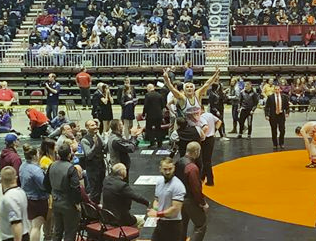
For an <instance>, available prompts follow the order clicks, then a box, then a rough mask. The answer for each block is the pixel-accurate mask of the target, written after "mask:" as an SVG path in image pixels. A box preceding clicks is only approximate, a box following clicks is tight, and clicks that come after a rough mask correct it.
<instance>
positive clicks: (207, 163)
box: [201, 106, 222, 186]
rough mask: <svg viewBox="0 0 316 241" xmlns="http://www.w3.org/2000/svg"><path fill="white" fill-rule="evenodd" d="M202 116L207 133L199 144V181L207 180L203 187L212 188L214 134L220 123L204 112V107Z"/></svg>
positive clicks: (214, 117)
mask: <svg viewBox="0 0 316 241" xmlns="http://www.w3.org/2000/svg"><path fill="white" fill-rule="evenodd" d="M201 109H202V115H201V119H203V120H204V121H206V122H207V126H208V129H207V132H206V134H205V140H204V141H202V144H201V147H202V149H201V154H202V162H203V167H202V171H201V174H202V175H201V179H202V180H204V178H205V177H206V178H207V181H206V183H205V185H207V186H214V175H213V170H212V154H213V149H214V143H215V137H214V135H215V132H216V131H217V130H218V129H219V128H220V127H221V125H222V121H221V120H220V119H218V118H217V117H216V116H214V115H213V114H211V113H208V112H205V111H204V106H202V108H201Z"/></svg>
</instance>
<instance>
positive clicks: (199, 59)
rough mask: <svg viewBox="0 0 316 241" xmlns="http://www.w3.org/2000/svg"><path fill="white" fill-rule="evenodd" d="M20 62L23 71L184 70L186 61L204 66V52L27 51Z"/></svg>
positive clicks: (117, 50)
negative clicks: (155, 67) (172, 68)
mask: <svg viewBox="0 0 316 241" xmlns="http://www.w3.org/2000/svg"><path fill="white" fill-rule="evenodd" d="M8 53H10V51H9V52H8ZM10 55H11V58H18V57H19V55H18V54H17V55H14V53H10ZM21 58H23V66H22V67H41V68H45V67H54V66H56V67H59V66H62V67H71V68H73V67H79V66H83V65H84V66H86V67H95V68H115V67H153V66H170V65H175V66H183V65H184V63H185V61H188V60H190V61H191V63H192V64H193V66H200V67H204V66H205V54H204V50H203V49H186V50H183V51H174V50H173V49H172V50H167V49H111V50H106V49H103V50H67V51H66V52H65V53H63V54H56V53H49V55H42V54H41V53H40V51H39V50H28V51H25V52H24V55H23V56H22V57H21ZM0 66H1V65H0ZM1 67H3V66H1Z"/></svg>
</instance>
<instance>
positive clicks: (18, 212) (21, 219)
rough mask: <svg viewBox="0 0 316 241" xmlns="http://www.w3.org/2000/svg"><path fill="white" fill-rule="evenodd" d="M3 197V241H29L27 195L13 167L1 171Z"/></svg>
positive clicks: (0, 218)
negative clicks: (18, 181) (20, 185)
mask: <svg viewBox="0 0 316 241" xmlns="http://www.w3.org/2000/svg"><path fill="white" fill-rule="evenodd" d="M1 184H2V190H3V197H2V198H1V202H0V223H1V225H0V234H1V240H21V241H28V240H29V234H28V232H29V229H30V227H29V221H28V217H27V198H26V194H25V192H24V191H23V189H21V188H20V187H18V185H17V173H16V170H15V169H14V168H13V167H11V166H6V167H4V168H2V170H1Z"/></svg>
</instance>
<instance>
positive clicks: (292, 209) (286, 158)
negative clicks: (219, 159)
mask: <svg viewBox="0 0 316 241" xmlns="http://www.w3.org/2000/svg"><path fill="white" fill-rule="evenodd" d="M308 163H309V160H308V155H307V152H306V151H303V150H302V151H283V152H275V153H269V154H263V155H254V156H248V157H243V158H239V159H235V160H232V161H228V162H225V163H223V164H220V165H217V166H215V167H213V170H214V175H215V186H213V187H207V186H204V187H203V192H204V194H205V195H206V196H207V197H209V198H210V199H212V200H214V201H215V202H217V203H219V204H222V205H224V206H227V207H230V208H232V209H235V210H238V211H242V212H246V213H249V214H253V215H257V216H260V217H265V218H269V219H274V220H278V221H282V222H287V223H293V224H299V225H304V226H308V227H315V220H316V168H306V167H305V165H307V164H308Z"/></svg>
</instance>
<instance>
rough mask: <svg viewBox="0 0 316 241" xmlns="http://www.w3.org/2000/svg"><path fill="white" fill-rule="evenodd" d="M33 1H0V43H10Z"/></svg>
mask: <svg viewBox="0 0 316 241" xmlns="http://www.w3.org/2000/svg"><path fill="white" fill-rule="evenodd" d="M32 2H33V0H3V1H0V43H4V42H10V41H12V39H13V38H14V37H15V34H16V30H17V27H18V26H19V25H20V24H21V22H22V19H23V17H24V16H25V14H26V12H27V11H28V9H29V7H30V6H31V4H32Z"/></svg>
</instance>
